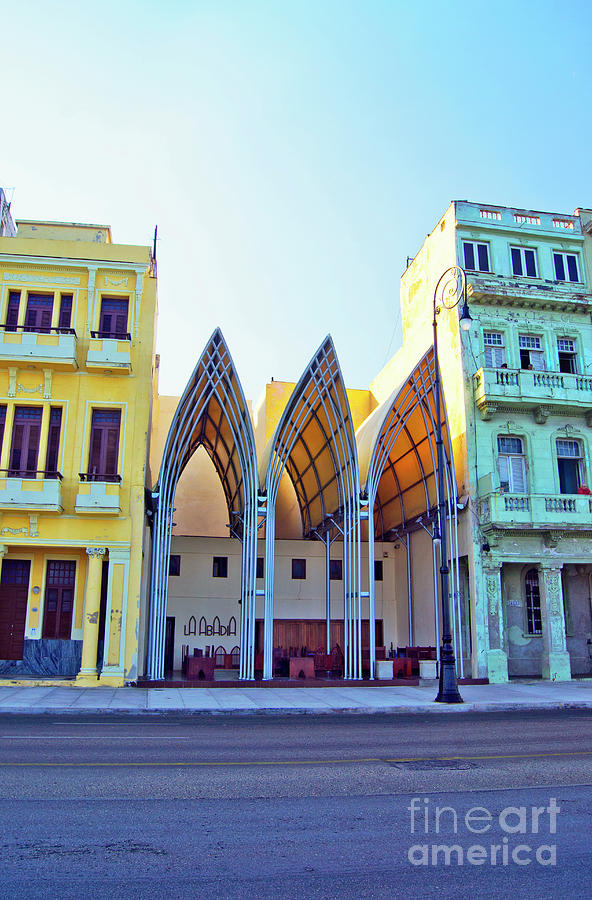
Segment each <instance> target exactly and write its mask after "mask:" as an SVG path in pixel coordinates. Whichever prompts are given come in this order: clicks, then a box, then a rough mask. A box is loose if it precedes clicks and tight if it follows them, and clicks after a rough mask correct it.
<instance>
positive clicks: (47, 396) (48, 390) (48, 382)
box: [43, 369, 53, 400]
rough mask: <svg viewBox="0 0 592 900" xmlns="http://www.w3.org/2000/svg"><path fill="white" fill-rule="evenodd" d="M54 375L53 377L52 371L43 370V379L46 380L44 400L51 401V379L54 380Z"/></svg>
mask: <svg viewBox="0 0 592 900" xmlns="http://www.w3.org/2000/svg"><path fill="white" fill-rule="evenodd" d="M52 375H53V372H52V370H51V369H44V370H43V378H44V385H43V399H44V400H51V378H52Z"/></svg>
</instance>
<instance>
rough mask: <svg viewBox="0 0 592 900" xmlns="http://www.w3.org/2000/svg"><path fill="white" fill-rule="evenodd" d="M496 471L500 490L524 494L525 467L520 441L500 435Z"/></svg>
mask: <svg viewBox="0 0 592 900" xmlns="http://www.w3.org/2000/svg"><path fill="white" fill-rule="evenodd" d="M497 453H498V456H497V471H498V474H499V480H500V490H502V491H503V492H504V493H508V492H510V493H513V494H525V493H526V467H525V464H524V452H523V449H522V440H521V438H518V437H506V435H500V436H499V437H498V439H497Z"/></svg>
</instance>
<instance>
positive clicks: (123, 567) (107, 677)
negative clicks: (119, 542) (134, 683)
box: [100, 549, 130, 686]
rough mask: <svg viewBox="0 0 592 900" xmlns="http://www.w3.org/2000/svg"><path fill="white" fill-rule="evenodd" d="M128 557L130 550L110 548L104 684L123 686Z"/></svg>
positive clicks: (103, 669)
mask: <svg viewBox="0 0 592 900" xmlns="http://www.w3.org/2000/svg"><path fill="white" fill-rule="evenodd" d="M129 560H130V551H129V549H116V550H111V549H110V550H109V575H108V581H107V607H106V611H105V644H104V651H103V668H102V670H101V677H100V683H101V684H110V685H113V686H121V685H122V684H123V681H124V674H125V632H126V616H127V595H128V584H129Z"/></svg>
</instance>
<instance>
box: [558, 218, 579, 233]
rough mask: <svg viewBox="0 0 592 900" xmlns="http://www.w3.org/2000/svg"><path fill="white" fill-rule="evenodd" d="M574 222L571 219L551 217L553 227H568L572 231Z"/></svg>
mask: <svg viewBox="0 0 592 900" xmlns="http://www.w3.org/2000/svg"><path fill="white" fill-rule="evenodd" d="M573 227H574V223H573V221H572V220H571V219H553V228H568V229H569V230H570V231H573Z"/></svg>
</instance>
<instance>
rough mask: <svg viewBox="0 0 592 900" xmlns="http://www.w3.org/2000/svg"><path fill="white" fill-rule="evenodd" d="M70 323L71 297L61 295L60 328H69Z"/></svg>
mask: <svg viewBox="0 0 592 900" xmlns="http://www.w3.org/2000/svg"><path fill="white" fill-rule="evenodd" d="M71 323H72V296H71V295H68V294H62V296H61V299H60V323H59V324H60V328H70V327H71Z"/></svg>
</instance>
